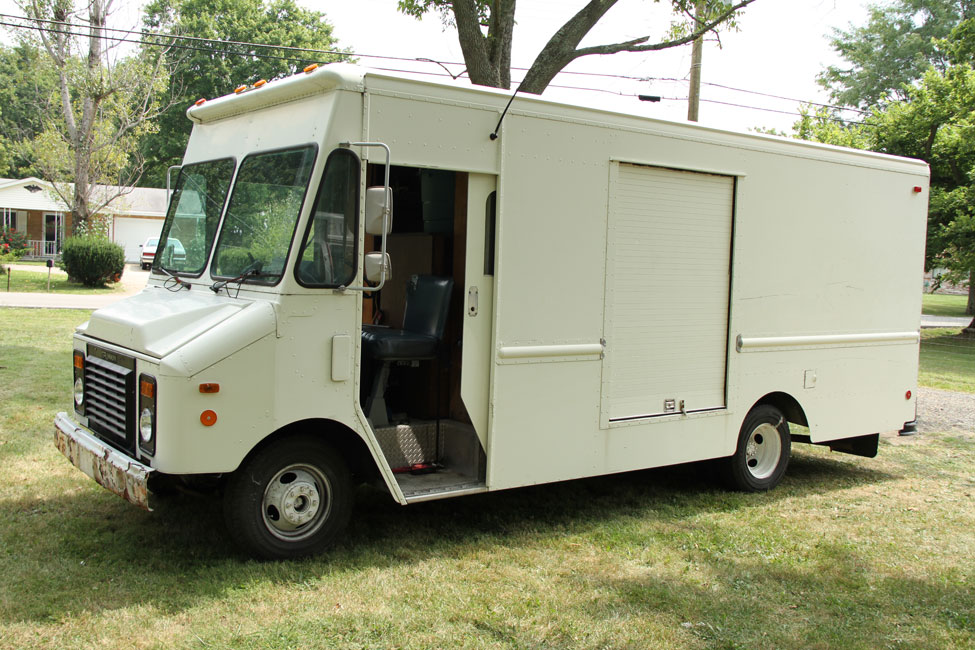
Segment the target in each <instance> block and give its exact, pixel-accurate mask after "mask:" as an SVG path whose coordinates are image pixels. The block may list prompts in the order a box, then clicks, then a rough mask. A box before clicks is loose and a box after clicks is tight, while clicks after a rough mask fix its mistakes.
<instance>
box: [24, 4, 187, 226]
mask: <svg viewBox="0 0 975 650" xmlns="http://www.w3.org/2000/svg"><path fill="white" fill-rule="evenodd" d="M112 2H113V0H86V3H85V4H84V9H82V11H81V12H76V11H75V9H74V7H73V5H72V0H25V2H24V4H23V5H22V6H21V8H22V9H23V11H24V12H25V14H26V15H27V16H28V18H30V20H31V21H32V22H33V23H34V24H35V25H36V27H37V28H38V31H37V32H36V34H37V36H36V37H35V38H36V40H37V42H38V43H39V44H40V45H41V46H42V47H43V50H44V51H45V52H46V54H47V59H48V65H50V66H51V68H52V69H53V72H54V75H55V77H56V79H57V81H56V99H54V100H53V101H51V102H50V104H49V108H48V109H47V110H44V111H42V112H41V113H40V119H41V122H42V124H43V128H42V130H41V132H40V133H38V134H37V135H36V136H35V137H34V138H33V139H31V140H30V141H29V142H25V143H24V147H25V150H26V151H27V152H28V153H29V155H31V156H32V157H33V159H34V161H35V166H36V167H37V169H39V170H40V171H41V172H42V173H43V175H44V177H45V178H46V179H47V180H48V181H50V182H51V183H52V184H53V187H54V192H55V194H57V195H58V196H59V197H60V198H61V200H62V201H64V203H65V204H67V205H68V206H70V209H71V212H72V216H73V220H72V223H73V229H74V232H75V234H85V233H88V232H90V231H92V229H95V230H96V231H97V229H98V227H97V223H96V221H95V219H94V218H95V216H96V215H98V214H99V213H100V212H101V211H102V210H103V209H104V208H105V207H106V206H107V205H108V204H109V203H111V202H112V201H114V200H115V199H116V198H118V197H119V196H121V195H123V194H125V193H126V192H128V191H129V190H130V188H131V187H132V186H133V185H134V184H135V182H136V181H138V179H139V176H140V175H141V173H142V161H141V157H140V156H139V152H138V148H137V144H138V141H139V139H140V138H141V137H142V136H144V135H145V134H146V133H147V132H149V131H151V130H152V128H153V123H152V121H151V120H152V119H153V118H154V117H155V116H156V115H157V114H158V113H159V111H160V110H161V107H160V104H159V102H158V98H159V95H160V92H161V90H162V89H163V88H164V87H165V83H166V81H167V78H168V75H167V70H166V68H165V65H164V52H161V51H157V52H155V53H154V54H152V55H147V54H145V53H144V54H142V55H139V56H131V57H118V56H115V54H116V52H115V51H114V50H115V49H116V48H115V46H114V45H112V44H110V42H109V40H108V39H107V35H106V29H105V28H106V25H107V23H108V18H109V15H110V13H111V7H112ZM78 13H83V16H84V18H83V19H79V18H78V17H77V14H78ZM27 38H31V37H29V36H28V37H25V39H27ZM116 45H117V44H116ZM99 185H101V186H102V188H101V189H97V188H98V186H99Z"/></svg>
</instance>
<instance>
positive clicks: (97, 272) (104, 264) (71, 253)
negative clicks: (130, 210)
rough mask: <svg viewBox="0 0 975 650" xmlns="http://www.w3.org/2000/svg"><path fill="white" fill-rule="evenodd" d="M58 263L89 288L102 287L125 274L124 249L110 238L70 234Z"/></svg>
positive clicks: (72, 277)
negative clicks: (109, 239) (73, 235)
mask: <svg viewBox="0 0 975 650" xmlns="http://www.w3.org/2000/svg"><path fill="white" fill-rule="evenodd" d="M59 266H60V267H61V268H62V269H63V270H64V271H65V272H67V274H68V277H70V278H71V279H73V280H76V281H78V282H80V283H81V284H83V285H85V286H86V287H99V286H102V285H104V284H105V283H106V282H118V280H119V278H121V277H122V271H124V270H125V249H124V248H122V246H121V245H119V244H116V243H114V242H110V241H108V240H107V239H101V238H97V237H68V238H67V239H65V240H64V244H63V246H62V248H61V263H60V264H59Z"/></svg>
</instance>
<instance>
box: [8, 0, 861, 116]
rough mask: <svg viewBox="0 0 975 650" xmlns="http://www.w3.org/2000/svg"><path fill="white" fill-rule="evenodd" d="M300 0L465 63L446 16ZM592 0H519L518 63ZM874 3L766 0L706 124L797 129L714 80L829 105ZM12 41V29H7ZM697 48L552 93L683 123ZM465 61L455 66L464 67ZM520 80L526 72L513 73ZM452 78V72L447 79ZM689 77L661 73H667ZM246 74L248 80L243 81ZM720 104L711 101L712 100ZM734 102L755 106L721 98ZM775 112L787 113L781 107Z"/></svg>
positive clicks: (705, 92)
mask: <svg viewBox="0 0 975 650" xmlns="http://www.w3.org/2000/svg"><path fill="white" fill-rule="evenodd" d="M297 1H298V3H299V4H301V5H303V6H305V7H307V8H309V9H315V10H318V11H322V12H323V13H325V14H326V16H327V18H328V20H329V22H331V23H332V24H333V25H334V28H335V29H334V35H335V36H337V38H338V39H339V42H340V45H341V46H342V47H349V48H351V49H352V50H354V51H355V52H356V53H359V54H362V55H373V56H392V57H398V58H403V59H421V58H425V59H432V60H434V61H440V62H443V63H445V64H446V68H447V69H448V70H449V71H450V72H451V73H453V74H458V73H460V72H461V71H462V70H463V69H464V66H463V64H461V63H460V62H462V61H463V57H462V56H461V51H460V46H459V44H458V42H457V36H456V30H455V29H454V28H452V27H445V26H444V25H443V24H442V22H441V20H440V17H439V15H436V14H432V15H427V16H425V17H424V18H423V20H416V19H414V18H412V17H409V16H404V15H402V14H400V13H399V12H398V11H397V10H396V0H297ZM585 3H586V0H520V2H519V3H518V6H517V13H516V15H515V19H516V26H515V33H514V48H513V52H512V65H513V66H514V67H516V68H517V67H521V68H527V67H528V66H529V65H531V63H532V61H533V60H534V58H535V56H536V55H537V53H538V52H539V51H540V50H541V49H542V47H543V46H544V45H545V43H546V42H547V40H548V39H549V38H550V36H551V35H552V33H553V32H554V31H555V29H557V27H558V26H560V25H561V24H562V23H563V22H565V20H567V19H568V18H569V17H571V16H572V14H574V13H575V12H576V11H578V9H579V8H581V7H582V6H584V5H585ZM867 4H868V0H757V1H756V2H754V3H753V4H752V5H750V6H749V7H748V8H747V9H746V10H745V12H744V14H743V15H742V17H741V18H740V20H739V30H738V31H737V32H723V33H722V34H721V36H720V44H719V43H718V42H716V41H713V40H712V41H708V42H707V43H705V48H704V56H703V66H702V81H703V86H702V91H701V96H702V100H703V101H702V104H701V108H700V122H701V123H702V124H706V125H709V126H716V127H720V128H729V129H734V130H749V129H753V128H756V127H763V128H775V129H778V130H780V131H788V130H789V128H790V126H791V125H792V123H793V122H794V121H795V120H796V118H797V116H796V115H794V114H793V113H795V111H796V110H797V107H798V103H797V102H796V101H788V100H781V99H775V98H772V97H767V96H763V95H756V94H746V93H742V92H738V91H730V90H727V89H724V88H720V87H717V86H715V85H709V84H721V85H724V86H731V87H734V88H739V89H745V90H750V91H753V92H759V93H766V94H769V95H776V96H780V97H787V98H793V99H801V100H808V101H816V102H823V103H828V101H829V97H828V95H827V94H826V92H825V91H824V90H823V89H822V88H820V87H819V86H818V84H817V83H816V75H817V74H818V73H819V72H820V71H822V70H823V69H824V67H825V66H826V65H829V64H836V63H840V60H839V59H838V58H837V57H836V55H835V53H834V52H833V51H832V49H831V48H830V47H829V43H828V41H827V36H828V35H829V34H830V32H831V30H832V29H833V28H837V27H838V28H847V27H848V26H849V25H850V24H851V23H853V24H863V23H864V22H865V21H866V16H867V11H866V8H865V7H866V5H867ZM116 6H117V7H118V11H117V14H116V16H115V21H114V22H113V23H111V26H115V27H132V26H135V25H137V24H138V8H139V6H140V3H138V2H128V3H126V1H125V0H116ZM668 7H669V3H667V2H662V3H657V2H650V1H649V0H620V2H619V3H618V4H617V5H616V6H614V7H613V8H612V9H610V11H609V12H608V13H607V14H606V16H604V18H603V19H602V20H601V21H600V23H599V24H598V25H597V26H596V28H595V29H594V30H593V31H592V32H591V33H590V34H589V36H587V37H586V39H585V40H584V41H583V42H582V45H583V46H586V45H597V44H604V43H611V42H618V41H622V40H627V39H630V38H635V37H638V36H646V35H650V36H652V37H653V40H654V41H656V40H662V38H663V37H664V36H665V34H666V30H667V27H668V25H669V21H670V13H669V9H668ZM0 13H4V14H14V15H20V14H21V11H20V9H19V8H18V7H17V6H16V3H15V1H14V0H0ZM0 40H2V41H4V42H7V43H9V42H10V41H11V36H10V34H3V33H0ZM690 57H691V48H690V46H689V45H688V46H686V47H679V48H673V49H671V50H665V51H661V52H649V53H639V54H638V53H621V54H614V55H609V56H592V57H585V58H583V59H578V60H576V61H575V62H573V63H572V64H570V65H569V66H568V67H567V68H566V70H570V71H576V72H590V73H592V72H596V73H604V74H611V75H621V76H629V77H637V78H640V79H646V78H655V79H657V80H651V81H631V80H622V79H618V78H611V77H599V76H582V75H573V74H563V75H560V76H559V77H557V78H556V80H555V81H554V82H553V86H575V87H585V88H598V89H600V91H599V92H597V91H592V90H586V91H583V90H569V89H564V88H556V87H550V89H549V90H547V91H546V93H545V96H546V97H550V98H552V99H556V100H564V101H569V102H573V103H582V104H587V105H593V106H598V107H603V108H612V109H618V110H622V111H626V112H635V113H638V114H643V115H648V116H653V117H662V118H665V119H675V120H683V119H685V118H686V116H687V101H686V97H687V89H688V84H687V82H686V79H687V76H688V73H689V69H690ZM360 63H362V64H363V65H369V66H374V67H381V68H392V69H404V70H421V71H424V72H430V73H444V69H443V68H442V67H440V66H438V65H436V64H432V63H419V64H418V63H413V62H410V61H399V60H389V59H381V58H373V57H372V56H362V57H361V58H360ZM454 64H457V65H454ZM513 77H514V78H515V80H517V79H520V76H519V73H518V72H517V71H516V72H515V73H514V74H513ZM443 78H444V79H448V77H446V76H444V77H443ZM661 78H665V79H677V80H680V81H676V82H674V81H661V80H659V79H661ZM246 81H248V80H241V83H244V82H246ZM229 90H230V89H228V91H229ZM636 94H649V95H660V96H662V97H663V98H664V99H663V101H661V102H659V103H648V102H640V101H638V100H637V98H636V97H635V96H633V95H636ZM708 100H710V101H708ZM715 102H726V103H731V104H743V105H747V106H750V107H759V108H764V109H771V110H758V109H757V108H739V107H734V106H728V105H726V104H718V103H715ZM771 111H783V112H784V113H775V112H771Z"/></svg>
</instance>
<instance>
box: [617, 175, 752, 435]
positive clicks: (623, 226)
mask: <svg viewBox="0 0 975 650" xmlns="http://www.w3.org/2000/svg"><path fill="white" fill-rule="evenodd" d="M612 175H613V178H612V179H611V183H610V199H609V219H608V228H609V233H608V250H607V253H608V256H607V278H606V311H605V318H606V322H605V332H606V339H607V341H606V357H605V360H604V364H605V366H604V369H603V388H602V392H603V398H602V412H603V418H604V421H605V420H606V419H608V420H610V421H612V420H628V419H635V418H642V417H650V416H657V415H664V414H667V413H674V412H681V411H683V412H693V411H704V410H711V409H717V408H723V407H724V406H725V405H726V402H725V383H726V363H727V345H728V308H729V295H730V289H731V235H732V224H733V211H734V191H735V179H734V178H733V177H729V176H718V175H714V174H704V173H696V172H687V171H677V170H673V169H664V168H659V167H647V166H641V165H631V164H625V163H616V164H614V165H613V167H612Z"/></svg>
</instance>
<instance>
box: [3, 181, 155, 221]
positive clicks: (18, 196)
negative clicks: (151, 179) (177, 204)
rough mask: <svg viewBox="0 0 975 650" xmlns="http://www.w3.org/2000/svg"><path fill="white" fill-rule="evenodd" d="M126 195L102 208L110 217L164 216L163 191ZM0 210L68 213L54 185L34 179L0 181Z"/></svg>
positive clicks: (105, 189)
mask: <svg viewBox="0 0 975 650" xmlns="http://www.w3.org/2000/svg"><path fill="white" fill-rule="evenodd" d="M117 189H118V188H117V187H115V186H112V185H96V186H95V192H96V195H97V194H98V193H102V195H103V196H104V195H105V193H109V192H111V193H114V192H116V191H117ZM125 191H126V193H125V194H123V195H122V196H119V197H116V198H115V199H113V200H112V202H111V203H110V204H109V205H108V207H107V208H105V212H107V213H109V214H114V215H119V216H124V215H139V216H146V217H164V216H166V204H167V196H166V190H161V189H156V188H153V187H134V188H126V190H125ZM0 208H9V209H11V210H43V211H49V212H68V211H70V209H69V208H68V206H67V205H65V204H64V202H63V201H62V200H61V199H60V198H59V197H58V196H57V195H56V194H55V193H54V191H53V185H52V184H51V183H49V182H47V181H45V180H41V179H39V178H35V177H29V178H0Z"/></svg>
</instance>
